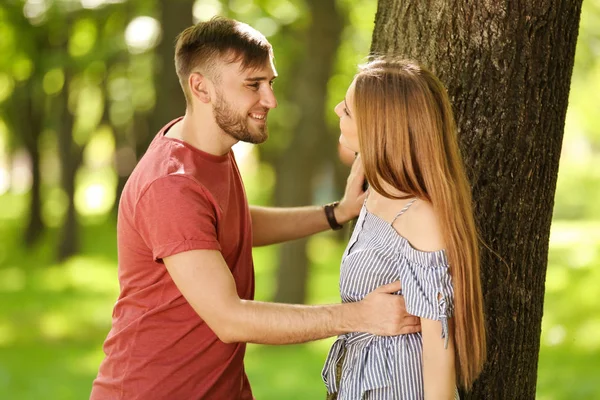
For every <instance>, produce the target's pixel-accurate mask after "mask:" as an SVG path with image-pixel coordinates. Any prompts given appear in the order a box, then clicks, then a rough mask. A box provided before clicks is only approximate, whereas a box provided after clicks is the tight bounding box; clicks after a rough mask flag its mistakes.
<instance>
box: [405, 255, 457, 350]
mask: <svg viewBox="0 0 600 400" xmlns="http://www.w3.org/2000/svg"><path fill="white" fill-rule="evenodd" d="M411 251H412V253H411V254H409V257H407V258H404V259H403V261H402V263H403V264H404V263H406V265H405V266H403V267H402V268H400V276H401V279H400V280H401V282H402V294H403V295H404V300H405V303H406V311H407V312H408V313H409V314H412V315H415V316H417V317H421V318H427V319H431V320H434V321H440V322H441V324H442V326H441V328H442V329H441V331H442V332H441V336H442V338H443V339H445V347H446V348H447V347H448V318H451V317H452V315H453V313H454V288H453V286H452V278H451V276H450V271H449V268H448V262H447V261H446V256H445V252H444V251H443V250H440V251H435V252H421V251H418V250H414V249H411Z"/></svg>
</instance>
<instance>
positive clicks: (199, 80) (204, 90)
mask: <svg viewBox="0 0 600 400" xmlns="http://www.w3.org/2000/svg"><path fill="white" fill-rule="evenodd" d="M209 84H210V83H209V81H208V79H206V77H205V76H204V75H202V74H201V73H199V72H192V73H191V74H190V76H189V78H188V86H189V88H190V92H191V93H192V96H193V97H195V98H197V99H198V100H200V101H201V102H203V103H210V92H209V90H208V85H209Z"/></svg>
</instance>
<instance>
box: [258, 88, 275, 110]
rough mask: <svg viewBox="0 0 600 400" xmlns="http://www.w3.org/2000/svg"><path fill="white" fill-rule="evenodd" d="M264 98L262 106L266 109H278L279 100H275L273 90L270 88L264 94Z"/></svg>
mask: <svg viewBox="0 0 600 400" xmlns="http://www.w3.org/2000/svg"><path fill="white" fill-rule="evenodd" d="M263 93H264V94H263V96H262V98H261V100H260V104H261V105H262V106H263V107H266V108H275V107H277V99H276V98H275V93H274V92H273V89H272V88H268V89H267V90H265V91H264V92H263Z"/></svg>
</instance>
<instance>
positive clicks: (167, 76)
mask: <svg viewBox="0 0 600 400" xmlns="http://www.w3.org/2000/svg"><path fill="white" fill-rule="evenodd" d="M193 6H194V1H193V0H161V1H160V3H159V12H160V24H161V28H162V40H161V42H160V44H159V45H158V48H157V52H156V72H155V75H154V76H155V86H154V87H155V88H156V105H155V106H154V111H153V113H152V115H151V117H150V120H149V129H148V130H145V129H141V130H139V131H138V130H136V133H137V134H140V136H141V137H138V138H137V140H136V153H137V154H136V155H137V159H138V160H139V159H140V158H141V156H142V155H143V154H144V152H145V151H146V149H147V148H148V145H149V144H150V142H151V141H152V139H153V138H154V135H156V134H157V133H158V131H159V130H160V129H161V128H162V127H163V126H164V125H165V124H166V123H167V122H169V121H171V120H172V119H174V118H177V117H179V116H181V115H183V113H184V112H185V97H184V95H183V91H182V90H181V86H180V85H179V80H178V79H177V73H176V72H175V62H174V57H175V40H176V38H177V35H179V33H180V32H181V31H183V30H184V29H185V28H187V27H188V26H190V25H192V24H193V20H192V8H193Z"/></svg>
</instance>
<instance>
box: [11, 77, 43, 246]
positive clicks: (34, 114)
mask: <svg viewBox="0 0 600 400" xmlns="http://www.w3.org/2000/svg"><path fill="white" fill-rule="evenodd" d="M38 80H41V79H39V77H37V76H34V77H31V78H30V79H29V81H28V82H26V83H25V84H23V85H22V86H20V87H18V88H17V89H16V90H15V94H14V97H13V101H14V102H15V103H14V106H15V108H17V109H19V108H20V109H21V112H23V113H24V114H25V115H26V118H23V119H22V120H20V121H12V122H13V123H12V126H13V127H15V128H17V127H18V131H19V132H20V133H21V135H22V138H23V142H24V144H25V148H26V149H27V152H28V153H29V156H30V159H31V195H30V197H29V220H28V222H27V227H26V229H25V233H24V239H25V245H26V246H28V247H31V246H33V245H34V244H35V243H36V241H37V239H38V238H39V237H40V235H41V234H42V232H43V231H44V229H45V225H44V222H43V220H42V199H41V187H42V182H41V174H40V148H39V136H40V133H41V132H42V125H43V124H42V119H43V114H42V110H41V104H40V103H43V95H42V99H40V97H41V96H39V95H38V96H35V95H33V93H36V94H39V93H37V91H36V90H34V87H35V85H36V83H37V82H38ZM15 111H16V110H15ZM14 115H19V113H18V112H15V113H14Z"/></svg>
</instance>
